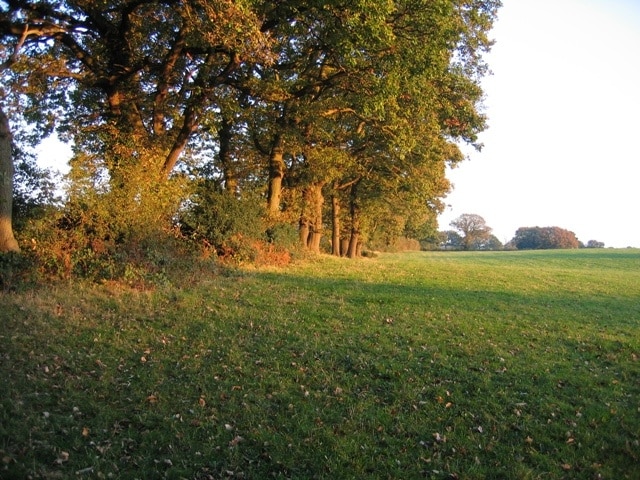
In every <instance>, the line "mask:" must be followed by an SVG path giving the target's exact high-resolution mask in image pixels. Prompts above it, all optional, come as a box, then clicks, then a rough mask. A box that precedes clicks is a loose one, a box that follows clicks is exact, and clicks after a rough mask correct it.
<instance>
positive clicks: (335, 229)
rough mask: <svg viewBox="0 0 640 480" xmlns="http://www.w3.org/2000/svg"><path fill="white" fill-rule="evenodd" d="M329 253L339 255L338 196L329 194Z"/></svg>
mask: <svg viewBox="0 0 640 480" xmlns="http://www.w3.org/2000/svg"><path fill="white" fill-rule="evenodd" d="M331 254H332V255H335V256H336V257H339V256H340V198H339V197H338V195H337V194H334V195H332V196H331Z"/></svg>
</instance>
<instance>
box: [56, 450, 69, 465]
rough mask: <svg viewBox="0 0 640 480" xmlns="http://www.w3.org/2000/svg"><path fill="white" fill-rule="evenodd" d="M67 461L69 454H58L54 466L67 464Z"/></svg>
mask: <svg viewBox="0 0 640 480" xmlns="http://www.w3.org/2000/svg"><path fill="white" fill-rule="evenodd" d="M68 461H69V452H64V451H62V452H60V453H59V454H58V458H56V464H58V465H62V464H63V463H64V462H68Z"/></svg>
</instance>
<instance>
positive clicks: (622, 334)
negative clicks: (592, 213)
mask: <svg viewBox="0 0 640 480" xmlns="http://www.w3.org/2000/svg"><path fill="white" fill-rule="evenodd" d="M2 305H3V307H2V312H1V313H0V316H1V322H2V326H3V328H2V331H1V334H0V361H1V366H0V374H1V380H2V387H0V388H2V398H1V400H0V420H1V427H0V451H1V452H0V454H1V456H2V465H1V466H0V468H1V469H0V478H118V479H120V478H122V479H134V478H139V479H152V478H176V479H177V478H186V479H219V478H250V479H262V478H297V479H306V478H327V479H328V478H341V479H342V478H344V479H347V478H397V479H410V478H434V479H456V478H459V479H488V478H493V479H537V478H540V479H542V478H544V479H561V478H567V479H573V478H575V479H597V478H603V479H613V478H615V479H618V478H629V479H635V478H640V359H639V357H640V251H639V250H580V251H549V252H496V253H489V252H487V253H460V252H457V253H413V254H402V255H383V256H380V257H379V258H376V259H366V260H362V261H356V262H354V261H348V260H343V259H333V258H328V257H326V258H325V257H323V258H319V259H317V260H316V261H312V262H307V263H304V264H301V265H297V266H294V267H291V268H288V269H287V270H254V271H239V272H236V273H234V274H231V275H226V276H222V275H213V274H212V275H211V276H210V277H208V278H207V277H206V276H204V277H203V278H201V279H200V281H198V282H197V283H191V284H189V285H182V286H181V284H180V280H179V279H173V282H172V284H170V285H166V286H163V287H162V288H158V289H156V290H154V291H147V292H139V291H134V290H127V289H123V288H117V286H113V285H112V286H90V285H81V284H76V283H74V284H66V285H56V286H54V287H49V288H46V289H45V288H41V289H38V290H33V291H28V292H18V293H4V294H2Z"/></svg>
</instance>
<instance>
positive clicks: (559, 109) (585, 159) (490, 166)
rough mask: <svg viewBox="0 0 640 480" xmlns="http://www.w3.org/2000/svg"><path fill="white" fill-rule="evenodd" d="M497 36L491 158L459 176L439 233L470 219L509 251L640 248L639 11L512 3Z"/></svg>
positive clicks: (573, 3)
mask: <svg viewBox="0 0 640 480" xmlns="http://www.w3.org/2000/svg"><path fill="white" fill-rule="evenodd" d="M491 36H492V38H493V39H494V40H495V41H496V43H495V45H494V46H493V48H492V50H491V52H490V53H489V54H488V55H486V57H485V59H486V61H487V63H488V64H489V66H490V68H491V70H492V72H493V74H492V75H491V76H488V77H486V78H485V79H484V80H483V89H484V92H485V100H484V113H485V114H486V115H487V117H488V125H489V128H488V130H486V131H485V132H483V133H482V134H481V136H480V141H481V142H482V143H483V144H484V147H483V149H482V151H481V152H480V153H478V152H476V151H475V150H473V149H469V150H468V151H467V150H466V149H465V152H467V153H468V157H469V158H468V159H467V160H466V161H464V162H463V163H461V164H459V165H458V166H457V167H456V168H454V169H451V170H450V171H449V173H448V178H449V179H450V180H451V182H452V183H453V184H454V190H453V191H452V193H450V194H449V196H448V197H447V198H446V199H445V203H446V204H447V205H448V206H447V208H446V210H445V212H444V213H443V214H442V215H441V216H440V217H439V225H440V229H441V230H450V229H451V227H450V225H449V224H450V222H451V221H452V220H453V219H455V218H457V217H458V216H460V215H462V214H464V213H472V214H477V215H480V216H482V217H483V218H484V219H485V221H486V223H487V225H488V226H489V227H491V228H492V229H493V233H494V234H495V235H496V237H497V238H498V239H499V240H500V241H502V242H503V243H505V242H506V241H508V240H510V239H512V238H513V237H514V235H515V232H516V230H517V229H518V228H520V227H535V226H539V227H549V226H557V227H561V228H564V229H567V230H570V231H572V232H574V233H575V234H576V236H577V237H578V239H579V240H580V241H582V242H583V243H585V244H586V243H587V242H588V241H589V240H597V241H600V242H604V243H605V246H607V247H621V248H624V247H627V246H635V247H640V211H639V209H640V144H639V143H640V1H638V0H503V7H502V8H501V9H500V11H499V14H498V21H497V22H496V24H495V27H494V29H493V31H492V35H491Z"/></svg>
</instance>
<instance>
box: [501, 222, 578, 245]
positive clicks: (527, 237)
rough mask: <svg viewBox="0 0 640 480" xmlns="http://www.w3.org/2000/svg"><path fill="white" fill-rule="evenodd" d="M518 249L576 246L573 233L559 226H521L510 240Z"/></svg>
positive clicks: (576, 242)
mask: <svg viewBox="0 0 640 480" xmlns="http://www.w3.org/2000/svg"><path fill="white" fill-rule="evenodd" d="M511 242H512V243H513V244H514V245H515V247H516V248H517V249H518V250H544V249H554V248H578V247H579V246H580V242H579V241H578V239H577V238H576V235H575V233H573V232H571V231H569V230H565V229H564V228H560V227H521V228H519V229H518V230H517V231H516V235H515V237H513V240H512V241H511Z"/></svg>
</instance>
